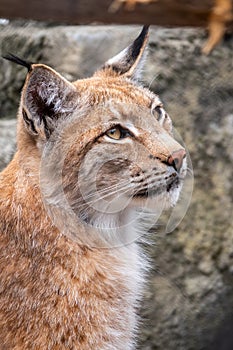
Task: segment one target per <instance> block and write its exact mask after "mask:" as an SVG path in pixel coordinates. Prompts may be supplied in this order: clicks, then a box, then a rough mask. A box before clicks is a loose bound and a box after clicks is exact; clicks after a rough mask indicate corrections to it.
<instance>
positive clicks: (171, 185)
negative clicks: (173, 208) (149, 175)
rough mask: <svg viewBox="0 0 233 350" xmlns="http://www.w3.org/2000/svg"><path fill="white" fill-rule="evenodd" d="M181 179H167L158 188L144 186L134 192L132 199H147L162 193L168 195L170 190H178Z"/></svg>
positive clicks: (174, 177)
mask: <svg viewBox="0 0 233 350" xmlns="http://www.w3.org/2000/svg"><path fill="white" fill-rule="evenodd" d="M181 181H182V179H180V178H179V177H178V176H172V177H169V178H168V180H167V181H166V183H164V184H162V185H160V186H158V185H156V186H151V185H150V186H146V187H144V188H141V189H139V190H137V191H135V193H134V195H133V198H149V197H155V196H159V195H161V194H163V193H165V192H166V193H169V192H171V191H172V190H174V189H176V188H178V187H179V186H180V184H181Z"/></svg>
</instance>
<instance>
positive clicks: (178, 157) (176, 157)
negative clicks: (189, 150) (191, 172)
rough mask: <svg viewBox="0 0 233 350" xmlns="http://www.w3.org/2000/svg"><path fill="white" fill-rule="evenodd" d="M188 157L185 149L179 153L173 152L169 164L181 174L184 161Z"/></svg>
mask: <svg viewBox="0 0 233 350" xmlns="http://www.w3.org/2000/svg"><path fill="white" fill-rule="evenodd" d="M185 157H186V152H185V150H184V149H180V150H178V151H175V152H173V153H172V154H171V155H170V157H168V160H167V163H168V164H169V165H171V166H173V168H174V169H175V170H176V171H177V172H179V171H180V169H181V167H182V164H183V159H184V158H185Z"/></svg>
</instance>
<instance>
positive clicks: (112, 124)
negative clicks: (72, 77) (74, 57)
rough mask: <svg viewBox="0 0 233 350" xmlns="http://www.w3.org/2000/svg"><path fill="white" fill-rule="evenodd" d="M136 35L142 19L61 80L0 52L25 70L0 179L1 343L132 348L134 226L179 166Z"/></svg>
mask: <svg viewBox="0 0 233 350" xmlns="http://www.w3.org/2000/svg"><path fill="white" fill-rule="evenodd" d="M147 40H148V27H147V26H144V27H143V29H142V31H141V33H140V35H139V36H138V37H137V39H136V40H135V41H134V42H133V43H132V44H131V45H130V46H128V47H127V48H126V49H125V50H123V51H122V52H121V53H120V54H118V55H117V56H115V57H113V58H111V59H110V60H109V61H107V62H106V63H105V64H104V65H103V67H102V68H100V69H99V70H98V71H97V72H96V73H95V74H94V75H93V76H92V77H91V78H86V79H82V80H77V81H75V82H73V83H71V82H68V81H67V80H66V79H65V78H63V77H62V76H61V75H59V74H58V73H57V72H56V71H54V70H53V69H52V68H50V67H48V66H46V65H44V64H33V63H29V62H27V61H23V60H21V59H19V58H17V57H16V56H13V55H11V56H8V57H7V58H8V59H9V60H11V61H14V62H16V63H18V64H21V65H23V66H25V67H27V69H28V74H27V77H26V81H25V85H24V87H23V90H22V96H21V102H20V107H19V111H18V134H17V142H18V148H17V152H16V154H15V156H14V158H13V160H12V161H11V163H10V164H9V165H8V167H7V168H6V169H5V170H4V171H3V172H2V173H1V174H0V193H1V198H0V237H1V238H0V242H1V243H0V252H1V259H0V267H1V268H0V278H1V285H0V290H1V292H0V315H1V317H0V339H1V349H9V350H29V349H30V350H31V349H33V350H41V349H54V350H55V349H57V350H58V349H59V350H61V349H81V350H87V349H89V350H91V349H92V350H93V349H101V350H104V349H105V350H110V349H119V350H122V349H125V350H127V349H133V348H134V347H135V339H136V331H137V326H138V316H137V314H138V306H139V305H140V299H141V296H142V289H143V284H144V280H145V275H146V272H147V269H148V267H149V264H148V261H147V258H146V257H145V256H144V253H143V252H142V251H141V249H142V248H141V246H140V244H138V242H139V241H140V240H141V239H144V237H146V236H147V227H148V225H147V223H143V221H146V222H147V220H148V222H149V221H150V218H151V217H153V215H154V214H153V213H155V215H156V213H157V211H160V210H162V209H163V208H164V207H167V208H168V207H171V206H174V205H175V204H176V202H177V200H178V198H179V194H180V191H181V188H182V184H183V180H184V178H185V175H186V168H187V165H186V163H187V160H186V158H187V157H186V152H185V149H184V148H183V147H182V146H181V145H180V144H179V143H178V142H177V141H176V140H175V139H174V137H173V131H172V122H171V119H170V117H169V116H168V114H167V113H166V112H165V110H164V107H163V105H162V103H161V101H160V99H159V97H158V96H157V95H155V94H154V93H153V92H151V91H149V90H148V89H147V88H145V87H143V86H142V85H141V84H140V83H139V82H138V79H139V75H140V70H141V66H142V64H143V61H144V56H145V52H146V50H145V49H146V43H147ZM161 208H162V209H161ZM150 213H152V214H150ZM147 215H148V218H147ZM149 225H150V224H149Z"/></svg>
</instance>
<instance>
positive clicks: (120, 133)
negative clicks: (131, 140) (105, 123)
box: [106, 125, 132, 140]
mask: <svg viewBox="0 0 233 350" xmlns="http://www.w3.org/2000/svg"><path fill="white" fill-rule="evenodd" d="M106 135H107V136H108V137H110V138H111V139H114V140H120V139H123V138H126V137H129V136H132V134H131V133H130V132H129V130H127V129H124V128H122V127H121V126H120V125H118V126H115V127H114V128H112V129H110V130H108V131H107V132H106Z"/></svg>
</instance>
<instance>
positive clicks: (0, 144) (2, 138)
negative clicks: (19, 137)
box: [0, 119, 16, 171]
mask: <svg viewBox="0 0 233 350" xmlns="http://www.w3.org/2000/svg"><path fill="white" fill-rule="evenodd" d="M15 149H16V119H10V120H0V171H1V170H2V169H3V168H5V166H6V165H7V164H8V163H9V162H10V160H11V159H12V157H13V155H14V153H15Z"/></svg>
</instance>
